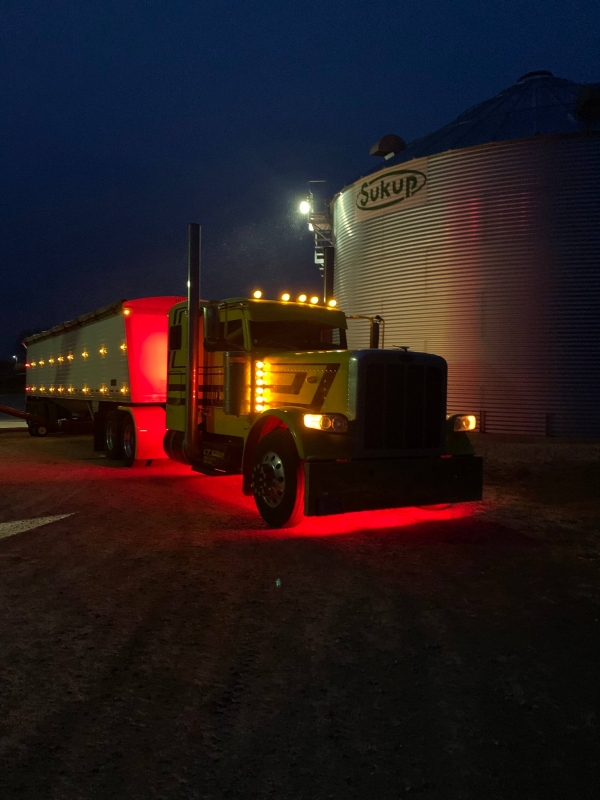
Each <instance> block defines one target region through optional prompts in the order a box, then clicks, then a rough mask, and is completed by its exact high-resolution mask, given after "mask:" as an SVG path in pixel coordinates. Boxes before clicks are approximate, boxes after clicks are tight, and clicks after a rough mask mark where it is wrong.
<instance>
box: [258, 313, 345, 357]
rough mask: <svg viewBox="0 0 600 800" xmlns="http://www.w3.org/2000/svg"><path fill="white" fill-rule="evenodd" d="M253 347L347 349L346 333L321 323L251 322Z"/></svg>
mask: <svg viewBox="0 0 600 800" xmlns="http://www.w3.org/2000/svg"><path fill="white" fill-rule="evenodd" d="M250 335H251V337H252V346H253V347H254V348H260V347H275V348H278V347H281V348H282V349H284V350H340V349H344V350H345V349H346V331H345V330H344V329H341V328H334V327H332V326H331V325H325V324H323V323H320V322H307V321H306V320H297V321H294V322H290V321H286V322H254V321H251V322H250Z"/></svg>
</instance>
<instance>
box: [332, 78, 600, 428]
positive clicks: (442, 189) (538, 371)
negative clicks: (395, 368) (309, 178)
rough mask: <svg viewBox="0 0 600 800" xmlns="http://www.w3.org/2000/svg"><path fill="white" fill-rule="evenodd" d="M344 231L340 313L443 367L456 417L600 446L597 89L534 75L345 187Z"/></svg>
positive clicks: (340, 214) (362, 339)
mask: <svg viewBox="0 0 600 800" xmlns="http://www.w3.org/2000/svg"><path fill="white" fill-rule="evenodd" d="M333 231H334V244H335V248H336V250H335V296H336V298H337V300H338V302H339V304H340V305H341V307H343V308H345V309H349V310H351V311H352V313H355V314H365V315H375V314H381V315H382V316H383V317H384V318H385V321H386V329H385V345H386V347H391V346H394V345H397V346H403V345H408V346H409V347H410V348H412V349H415V350H424V351H426V352H431V353H437V354H438V355H441V356H443V357H444V358H446V359H447V361H448V364H449V387H448V411H449V413H454V412H459V411H460V412H475V413H477V415H478V417H479V419H480V420H481V425H482V429H483V430H484V431H485V432H489V433H522V434H539V435H556V436H583V437H600V87H598V86H596V85H587V86H586V85H579V84H576V83H572V82H571V81H567V80H563V79H560V78H555V77H553V76H552V75H551V74H550V73H545V72H544V73H531V74H529V75H527V76H523V78H521V79H520V80H519V81H518V82H517V83H516V84H515V85H514V86H512V87H510V88H509V89H507V90H506V91H505V92H502V93H501V94H500V95H498V96H497V97H495V98H492V99H491V100H489V101H486V102H485V103H482V104H481V105H479V106H477V107H475V108H474V109H471V110H470V111H468V112H466V113H465V114H463V115H461V116H460V117H459V118H458V119H457V120H456V121H455V122H454V123H452V124H450V125H448V126H446V127H445V128H442V129H441V130H440V131H437V132H436V133H434V134H431V135H429V136H426V137H424V138H423V139H420V140H417V141H416V142H413V143H412V144H411V145H409V146H408V147H407V148H406V150H403V151H402V152H401V153H399V154H398V155H396V156H394V157H392V158H390V159H389V160H388V161H386V163H385V166H384V168H383V169H382V168H378V169H377V170H376V171H374V172H372V173H370V174H367V175H366V176H365V177H363V178H361V179H359V180H358V181H356V182H355V183H354V184H352V185H350V186H348V187H346V188H345V189H344V190H343V191H342V192H340V193H339V194H338V195H337V196H336V198H335V199H334V202H333ZM357 325H358V324H357V323H355V326H354V327H351V332H350V344H351V346H353V347H364V346H367V344H368V342H367V329H366V326H363V327H360V326H358V327H357Z"/></svg>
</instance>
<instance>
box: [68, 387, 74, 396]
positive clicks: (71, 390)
mask: <svg viewBox="0 0 600 800" xmlns="http://www.w3.org/2000/svg"><path fill="white" fill-rule="evenodd" d="M74 391H75V389H74V388H73V387H72V386H69V388H68V389H67V392H68V393H69V394H73V392H74Z"/></svg>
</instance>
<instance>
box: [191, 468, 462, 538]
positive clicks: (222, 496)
mask: <svg viewBox="0 0 600 800" xmlns="http://www.w3.org/2000/svg"><path fill="white" fill-rule="evenodd" d="M197 477H198V483H195V482H194V488H196V487H197V490H198V492H199V493H200V494H202V495H203V496H204V497H205V498H206V499H209V500H210V501H211V502H213V503H219V504H220V505H222V506H223V508H224V509H227V508H229V509H233V510H236V511H238V513H239V511H242V510H243V511H245V512H247V513H248V514H250V515H252V517H254V520H253V522H256V521H258V522H259V523H260V524H264V523H263V522H262V519H261V517H260V515H259V513H258V511H257V509H256V506H255V504H254V499H253V498H252V497H247V496H245V495H243V494H242V479H241V476H239V475H223V476H217V477H209V476H201V475H198V476H197ZM472 513H473V508H472V505H471V504H470V503H456V504H454V505H450V506H446V505H444V506H440V507H432V506H429V507H423V508H414V507H411V508H387V509H380V510H377V511H357V512H353V513H350V514H333V515H331V516H327V517H305V518H304V519H303V520H302V522H301V523H300V525H298V526H296V527H295V528H283V529H270V528H267V527H266V525H265V527H264V531H263V532H264V533H265V534H266V535H268V536H269V537H271V538H284V539H289V538H315V537H324V536H340V535H344V534H349V533H358V532H368V531H373V532H376V531H384V530H386V531H389V530H394V529H398V528H404V527H406V526H409V525H419V524H421V523H426V522H444V521H446V520H455V519H462V518H464V517H469V516H471V515H472ZM252 527H253V528H254V525H253V526H252ZM253 533H254V534H256V530H254V531H253Z"/></svg>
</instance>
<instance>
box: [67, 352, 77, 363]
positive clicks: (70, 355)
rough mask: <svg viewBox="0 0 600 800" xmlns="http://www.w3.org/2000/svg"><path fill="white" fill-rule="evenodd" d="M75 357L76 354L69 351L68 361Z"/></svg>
mask: <svg viewBox="0 0 600 800" xmlns="http://www.w3.org/2000/svg"><path fill="white" fill-rule="evenodd" d="M74 358H75V356H74V355H73V353H69V355H68V356H67V361H73V359H74Z"/></svg>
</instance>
